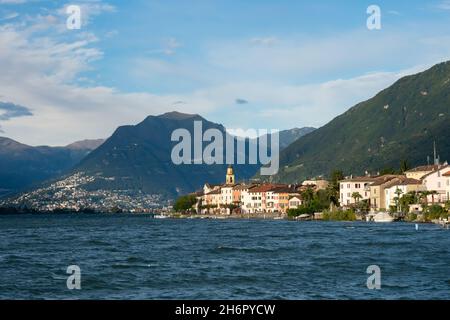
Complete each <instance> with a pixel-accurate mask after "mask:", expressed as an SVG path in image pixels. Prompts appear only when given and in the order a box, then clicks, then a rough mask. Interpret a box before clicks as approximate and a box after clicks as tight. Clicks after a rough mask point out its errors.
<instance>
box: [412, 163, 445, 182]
mask: <svg viewBox="0 0 450 320" xmlns="http://www.w3.org/2000/svg"><path fill="white" fill-rule="evenodd" d="M437 169H439V164H432V165H426V166H419V167H416V168H413V169H410V170H408V171H405V175H406V177H407V178H411V179H417V180H420V179H422V178H423V176H425V175H427V174H429V173H432V172H434V171H436V170H437Z"/></svg>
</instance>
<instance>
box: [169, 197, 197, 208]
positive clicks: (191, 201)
mask: <svg viewBox="0 0 450 320" xmlns="http://www.w3.org/2000/svg"><path fill="white" fill-rule="evenodd" d="M196 203H197V197H196V196H195V195H193V194H190V195H187V196H181V197H179V198H178V199H177V201H176V202H175V205H174V206H173V209H174V210H175V211H176V212H186V211H190V210H191V209H192V206H193V205H195V204H196Z"/></svg>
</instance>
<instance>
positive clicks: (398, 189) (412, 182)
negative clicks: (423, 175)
mask: <svg viewBox="0 0 450 320" xmlns="http://www.w3.org/2000/svg"><path fill="white" fill-rule="evenodd" d="M412 191H415V192H418V191H425V186H423V185H422V182H421V181H420V180H417V179H411V178H401V179H394V180H393V181H391V182H389V183H388V184H386V185H385V187H384V193H385V196H384V200H385V204H384V208H386V210H387V209H389V208H390V207H391V206H395V205H397V202H398V199H400V198H401V197H402V196H404V195H405V194H407V193H409V192H412Z"/></svg>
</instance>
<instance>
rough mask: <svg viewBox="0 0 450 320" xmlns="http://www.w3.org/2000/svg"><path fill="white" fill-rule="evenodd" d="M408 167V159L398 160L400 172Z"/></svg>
mask: <svg viewBox="0 0 450 320" xmlns="http://www.w3.org/2000/svg"><path fill="white" fill-rule="evenodd" d="M409 169H410V166H409V163H408V160H402V161H400V173H404V172H406V171H408V170H409Z"/></svg>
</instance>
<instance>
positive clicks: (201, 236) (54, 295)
mask: <svg viewBox="0 0 450 320" xmlns="http://www.w3.org/2000/svg"><path fill="white" fill-rule="evenodd" d="M69 265H78V266H79V267H80V268H81V290H69V289H67V286H66V280H67V277H68V276H69V274H67V273H66V270H67V267H68V266H69ZM369 265H378V266H379V267H380V269H381V289H380V290H369V289H368V288H367V285H366V281H367V278H368V276H369V274H367V273H366V269H367V267H368V266H369ZM0 298H1V299H450V230H445V229H443V228H441V227H439V226H436V225H420V227H419V230H418V231H416V230H415V226H414V224H407V223H392V224H372V223H364V222H352V223H346V222H342V223H337V222H293V221H268V220H260V221H258V220H194V219H191V220H171V219H165V220H158V219H152V218H150V217H149V216H136V215H134V216H133V215H59V216H58V215H9V216H0Z"/></svg>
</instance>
